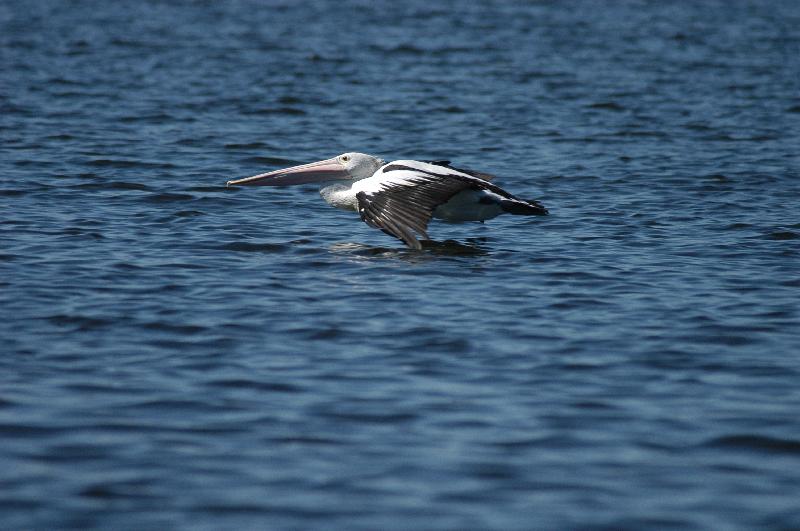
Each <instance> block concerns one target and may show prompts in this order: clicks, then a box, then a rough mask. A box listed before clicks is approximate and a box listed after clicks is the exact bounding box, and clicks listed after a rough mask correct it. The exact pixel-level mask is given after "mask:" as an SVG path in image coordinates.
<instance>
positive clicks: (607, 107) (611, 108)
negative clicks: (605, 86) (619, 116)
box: [587, 101, 625, 112]
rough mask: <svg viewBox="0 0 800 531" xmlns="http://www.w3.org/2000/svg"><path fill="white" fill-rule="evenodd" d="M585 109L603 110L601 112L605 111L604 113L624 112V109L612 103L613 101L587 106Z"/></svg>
mask: <svg viewBox="0 0 800 531" xmlns="http://www.w3.org/2000/svg"><path fill="white" fill-rule="evenodd" d="M587 107H588V108H589V109H603V110H606V111H617V112H619V111H624V110H625V107H623V106H622V105H620V104H618V103H614V102H613V101H604V102H599V103H592V104H590V105H587Z"/></svg>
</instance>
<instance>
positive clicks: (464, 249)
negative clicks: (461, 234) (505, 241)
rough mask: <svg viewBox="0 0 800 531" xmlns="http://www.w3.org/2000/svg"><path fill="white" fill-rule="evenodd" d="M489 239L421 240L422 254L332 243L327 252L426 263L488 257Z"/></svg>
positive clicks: (347, 243) (358, 244) (350, 243)
mask: <svg viewBox="0 0 800 531" xmlns="http://www.w3.org/2000/svg"><path fill="white" fill-rule="evenodd" d="M488 241H489V239H488V238H485V237H478V238H467V239H466V240H465V241H464V242H459V241H456V240H444V241H435V240H423V241H422V242H420V243H421V244H422V252H419V251H416V250H414V249H401V248H396V247H375V246H371V245H364V244H360V243H352V242H346V243H345V242H339V243H334V244H333V245H331V246H330V247H329V250H330V251H331V252H332V253H334V254H341V255H348V256H350V257H363V258H375V257H380V258H398V259H400V260H404V261H407V262H423V261H428V260H430V259H431V258H432V257H467V256H489V250H488V248H487V244H488Z"/></svg>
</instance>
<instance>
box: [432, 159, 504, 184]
mask: <svg viewBox="0 0 800 531" xmlns="http://www.w3.org/2000/svg"><path fill="white" fill-rule="evenodd" d="M421 162H426V163H428V164H433V165H434V166H442V167H444V168H449V169H451V170H456V171H457V172H461V173H466V174H467V175H472V176H473V177H477V178H478V179H483V180H484V181H491V180H492V179H494V178H495V176H494V175H492V174H491V173H484V172H482V171H476V170H471V169H469V168H456V167H455V166H451V165H450V161H449V160H423V161H421Z"/></svg>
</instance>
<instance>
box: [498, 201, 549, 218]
mask: <svg viewBox="0 0 800 531" xmlns="http://www.w3.org/2000/svg"><path fill="white" fill-rule="evenodd" d="M500 208H502V209H503V211H504V212H507V213H508V214H514V215H515V216H546V215H547V209H546V208H545V207H544V206H543V205H542V204H541V203H539V202H538V201H534V200H531V201H523V200H522V199H503V200H502V201H500Z"/></svg>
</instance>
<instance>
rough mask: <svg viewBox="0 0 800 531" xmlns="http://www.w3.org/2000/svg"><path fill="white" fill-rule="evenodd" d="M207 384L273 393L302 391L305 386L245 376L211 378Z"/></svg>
mask: <svg viewBox="0 0 800 531" xmlns="http://www.w3.org/2000/svg"><path fill="white" fill-rule="evenodd" d="M205 385H208V386H211V387H221V388H229V389H253V390H255V391H267V392H271V393H300V392H302V391H303V388H301V387H299V386H297V385H293V384H288V383H283V382H262V381H258V380H247V379H245V378H224V379H220V380H211V381H210V382H206V384H205Z"/></svg>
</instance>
